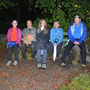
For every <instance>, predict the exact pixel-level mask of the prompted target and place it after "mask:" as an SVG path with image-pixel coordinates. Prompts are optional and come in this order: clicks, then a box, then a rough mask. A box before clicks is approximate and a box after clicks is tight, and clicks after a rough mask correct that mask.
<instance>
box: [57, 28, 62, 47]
mask: <svg viewBox="0 0 90 90" xmlns="http://www.w3.org/2000/svg"><path fill="white" fill-rule="evenodd" d="M60 32H61V33H60V37H59V41H58V42H57V43H56V44H57V45H58V44H60V43H61V42H62V40H63V30H62V29H61V30H60Z"/></svg>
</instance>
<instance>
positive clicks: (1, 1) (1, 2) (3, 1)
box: [0, 0, 14, 10]
mask: <svg viewBox="0 0 90 90" xmlns="http://www.w3.org/2000/svg"><path fill="white" fill-rule="evenodd" d="M8 6H14V3H13V2H11V1H10V0H0V10H1V9H2V8H3V7H4V8H6V9H8Z"/></svg>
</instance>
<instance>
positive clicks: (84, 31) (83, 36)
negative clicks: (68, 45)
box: [68, 22, 87, 43]
mask: <svg viewBox="0 0 90 90" xmlns="http://www.w3.org/2000/svg"><path fill="white" fill-rule="evenodd" d="M74 30H75V23H73V24H72V25H71V26H70V27H69V30H68V37H69V39H70V40H71V41H72V42H73V43H74V42H75V41H77V40H76V39H75V38H74V37H73V34H74ZM86 37H87V29H86V26H85V24H84V23H82V22H81V37H80V38H79V40H78V41H77V42H79V43H81V42H82V41H84V40H85V39H86Z"/></svg>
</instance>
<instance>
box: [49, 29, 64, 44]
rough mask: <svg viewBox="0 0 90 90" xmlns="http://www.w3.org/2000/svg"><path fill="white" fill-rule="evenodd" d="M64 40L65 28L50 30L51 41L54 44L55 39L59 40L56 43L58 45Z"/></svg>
mask: <svg viewBox="0 0 90 90" xmlns="http://www.w3.org/2000/svg"><path fill="white" fill-rule="evenodd" d="M62 40H63V29H62V28H57V29H55V28H52V29H51V30H50V41H51V43H52V44H53V45H55V41H57V42H56V44H57V45H58V44H60V43H61V42H62Z"/></svg>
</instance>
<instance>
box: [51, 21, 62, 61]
mask: <svg viewBox="0 0 90 90" xmlns="http://www.w3.org/2000/svg"><path fill="white" fill-rule="evenodd" d="M62 40H63V29H62V28H60V24H59V22H58V21H56V22H54V24H53V28H52V29H51V30H50V42H49V56H50V57H49V59H52V52H53V50H54V46H56V47H57V56H56V60H58V58H59V55H60V52H61V49H62Z"/></svg>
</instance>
